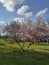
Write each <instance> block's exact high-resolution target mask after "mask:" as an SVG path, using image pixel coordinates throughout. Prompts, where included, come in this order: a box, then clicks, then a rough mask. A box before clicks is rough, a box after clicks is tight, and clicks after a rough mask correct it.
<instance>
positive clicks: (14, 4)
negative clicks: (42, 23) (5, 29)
mask: <svg viewBox="0 0 49 65" xmlns="http://www.w3.org/2000/svg"><path fill="white" fill-rule="evenodd" d="M38 16H43V17H45V18H49V0H0V24H1V23H3V24H4V23H9V22H10V21H12V20H13V19H14V20H18V21H20V22H21V21H24V20H26V19H28V18H29V19H32V20H33V19H35V18H36V17H38Z"/></svg>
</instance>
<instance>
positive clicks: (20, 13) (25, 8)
mask: <svg viewBox="0 0 49 65" xmlns="http://www.w3.org/2000/svg"><path fill="white" fill-rule="evenodd" d="M28 9H29V6H28V5H23V6H22V7H21V8H19V9H18V10H17V14H19V15H24V13H25V12H26V11H27V10H28Z"/></svg>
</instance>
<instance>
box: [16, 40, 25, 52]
mask: <svg viewBox="0 0 49 65" xmlns="http://www.w3.org/2000/svg"><path fill="white" fill-rule="evenodd" d="M16 42H17V41H16ZM17 44H18V45H19V46H20V48H21V49H22V50H23V51H24V49H23V47H22V46H21V45H20V44H19V42H17Z"/></svg>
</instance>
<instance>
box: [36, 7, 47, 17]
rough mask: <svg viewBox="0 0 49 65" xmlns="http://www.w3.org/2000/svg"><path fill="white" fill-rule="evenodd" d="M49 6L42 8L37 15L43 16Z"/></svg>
mask: <svg viewBox="0 0 49 65" xmlns="http://www.w3.org/2000/svg"><path fill="white" fill-rule="evenodd" d="M47 10H48V8H45V9H43V10H40V11H39V12H38V13H37V14H36V15H35V16H41V15H43V14H45V13H46V12H47Z"/></svg>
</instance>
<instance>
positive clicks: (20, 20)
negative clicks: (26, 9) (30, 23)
mask: <svg viewBox="0 0 49 65" xmlns="http://www.w3.org/2000/svg"><path fill="white" fill-rule="evenodd" d="M14 21H16V22H19V23H21V24H22V23H23V22H24V18H22V17H16V18H15V19H14Z"/></svg>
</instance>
